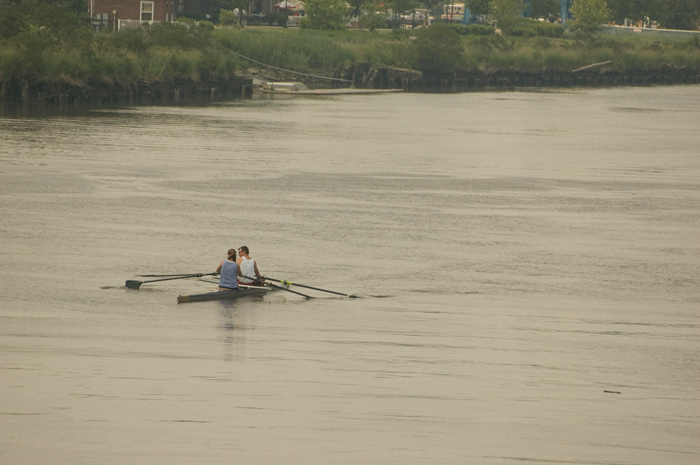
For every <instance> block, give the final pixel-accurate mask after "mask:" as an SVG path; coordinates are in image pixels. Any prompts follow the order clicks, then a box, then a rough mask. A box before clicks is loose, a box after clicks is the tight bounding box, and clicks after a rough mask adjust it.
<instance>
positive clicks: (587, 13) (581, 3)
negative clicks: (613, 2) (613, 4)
mask: <svg viewBox="0 0 700 465" xmlns="http://www.w3.org/2000/svg"><path fill="white" fill-rule="evenodd" d="M571 14H572V15H573V17H574V20H573V21H572V22H571V25H572V27H573V28H574V29H575V30H577V31H578V32H580V33H582V34H585V35H593V34H595V33H596V32H598V31H599V30H600V28H601V26H602V25H603V24H604V23H606V22H607V21H608V20H610V18H611V13H610V10H609V9H608V4H607V3H606V2H605V0H574V4H573V5H572V6H571Z"/></svg>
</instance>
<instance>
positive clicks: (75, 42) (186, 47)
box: [0, 23, 700, 99]
mask: <svg viewBox="0 0 700 465" xmlns="http://www.w3.org/2000/svg"><path fill="white" fill-rule="evenodd" d="M472 32H474V33H472ZM560 35H561V37H545V36H534V37H507V36H500V35H496V34H493V33H491V32H490V31H485V30H484V29H483V27H482V28H481V29H478V30H477V29H474V30H473V31H469V30H467V29H460V28H455V27H447V26H444V27H443V26H439V25H435V26H433V27H431V28H428V29H424V30H417V31H409V30H395V31H380V32H378V33H369V32H367V31H316V30H308V29H304V30H300V29H296V28H289V29H284V28H276V27H247V28H244V29H241V28H216V29H214V28H213V27H211V26H209V27H207V25H196V24H194V23H191V24H189V25H186V26H185V25H181V24H157V25H154V26H152V27H145V28H141V29H132V30H125V31H121V32H118V33H106V34H92V33H89V32H87V31H85V30H81V29H76V30H74V31H72V32H71V33H63V34H60V33H57V32H56V31H53V30H46V29H42V28H34V29H31V28H30V29H27V30H23V31H21V32H20V33H18V34H16V35H14V36H12V37H8V38H3V39H0V84H2V94H1V95H2V98H4V99H8V98H11V97H12V96H13V95H14V94H16V92H14V93H13V92H12V91H11V89H13V88H16V87H17V86H21V85H26V84H27V83H31V84H32V86H34V87H35V88H36V89H38V90H36V92H44V93H46V94H50V93H51V92H61V91H62V89H66V88H70V89H80V90H82V91H86V90H87V89H94V88H105V87H107V88H114V87H118V88H124V89H128V88H136V87H137V86H139V85H143V84H144V83H160V84H163V85H186V84H188V85H197V84H202V83H207V82H227V81H230V80H231V79H232V78H233V77H234V76H241V75H247V74H249V73H251V72H253V71H251V68H253V69H257V70H260V73H262V75H275V74H276V73H277V74H279V75H281V76H284V77H289V75H286V76H285V75H284V73H278V71H277V70H276V68H281V69H286V70H292V71H296V72H299V73H307V74H313V75H320V76H329V77H345V76H351V78H352V79H353V80H355V81H357V79H356V78H357V73H356V72H355V74H353V73H352V72H350V73H348V69H351V70H352V69H355V70H357V69H364V70H366V69H368V68H402V69H409V70H416V71H420V72H422V73H424V74H425V75H426V76H450V75H453V74H454V73H467V74H478V75H481V76H483V77H484V78H488V77H489V76H493V75H497V74H499V73H501V74H502V73H510V74H514V73H530V74H532V73H541V74H561V73H571V72H572V71H573V70H575V69H577V68H580V67H583V66H587V65H590V64H593V63H601V62H608V61H609V62H610V63H609V64H606V66H605V70H608V71H612V72H616V73H623V74H636V73H657V72H663V73H673V72H683V73H690V74H694V75H700V38H697V37H696V38H692V39H675V40H660V39H658V38H654V37H650V36H646V35H645V36H601V37H598V38H592V39H586V40H584V39H580V38H577V37H575V36H573V35H571V36H569V35H566V34H563V35H562V34H560ZM248 58H250V59H252V60H254V61H251V60H249V59H248ZM263 64H264V65H269V66H270V67H267V66H264V65H263ZM272 67H274V68H272ZM596 72H600V70H596ZM296 80H304V79H303V78H299V79H296ZM355 84H356V85H358V84H360V83H359V82H355ZM358 86H359V85H358Z"/></svg>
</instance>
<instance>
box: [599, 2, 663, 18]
mask: <svg viewBox="0 0 700 465" xmlns="http://www.w3.org/2000/svg"><path fill="white" fill-rule="evenodd" d="M607 3H608V8H610V12H611V16H612V19H614V20H615V22H616V23H618V24H623V23H624V20H625V19H628V18H629V19H631V20H632V21H634V22H637V21H642V20H643V19H644V18H645V17H648V18H652V19H656V20H659V19H660V18H661V17H662V15H663V13H664V11H666V6H667V2H666V0H607Z"/></svg>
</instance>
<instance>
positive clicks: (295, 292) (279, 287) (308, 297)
mask: <svg viewBox="0 0 700 465" xmlns="http://www.w3.org/2000/svg"><path fill="white" fill-rule="evenodd" d="M267 285H268V286H270V287H274V288H275V289H282V290H283V291H287V292H291V293H292V294H297V295H300V296H302V297H306V298H307V299H313V297H311V296H310V295H306V294H302V293H301V292H297V291H293V290H291V289H287V288H286V287H283V286H278V285H277V284H270V283H267Z"/></svg>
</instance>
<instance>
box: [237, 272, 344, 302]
mask: <svg viewBox="0 0 700 465" xmlns="http://www.w3.org/2000/svg"><path fill="white" fill-rule="evenodd" d="M243 277H244V278H248V279H255V278H251V277H250V276H243ZM262 279H269V280H270V281H277V282H278V283H282V284H288V285H290V286H299V287H305V288H307V289H313V290H314V291H321V292H329V293H331V294H337V295H342V296H343V297H350V298H351V299H354V298H356V297H357V296H356V295H350V294H343V293H342V292H335V291H329V290H328V289H321V288H318V287H311V286H305V285H303V284H297V283H292V282H290V281H285V280H283V279H275V278H270V277H269V276H262Z"/></svg>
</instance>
